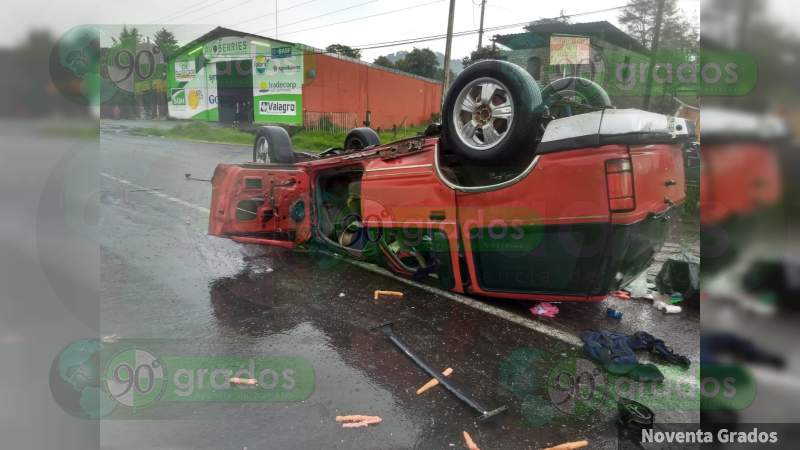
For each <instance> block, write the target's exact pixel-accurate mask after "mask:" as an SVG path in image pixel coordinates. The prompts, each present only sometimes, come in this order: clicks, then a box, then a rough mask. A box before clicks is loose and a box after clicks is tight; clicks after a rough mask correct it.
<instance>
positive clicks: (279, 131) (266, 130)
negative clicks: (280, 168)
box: [253, 126, 295, 164]
mask: <svg viewBox="0 0 800 450" xmlns="http://www.w3.org/2000/svg"><path fill="white" fill-rule="evenodd" d="M253 162H256V163H263V164H294V162H295V158H294V150H292V139H291V138H290V137H289V133H287V132H286V130H284V129H283V128H281V127H274V126H266V127H261V128H259V129H258V131H257V132H256V141H255V143H254V144H253Z"/></svg>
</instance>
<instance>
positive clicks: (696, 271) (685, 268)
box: [655, 254, 700, 302]
mask: <svg viewBox="0 0 800 450" xmlns="http://www.w3.org/2000/svg"><path fill="white" fill-rule="evenodd" d="M655 283H656V289H657V290H658V292H660V293H662V294H667V295H670V294H672V293H673V292H680V293H681V295H683V298H684V299H685V300H687V301H690V302H691V301H695V300H700V261H699V259H698V258H697V257H694V256H692V255H689V254H684V255H681V256H680V257H679V258H672V259H669V260H667V262H665V263H664V265H663V266H662V267H661V270H660V271H659V272H658V275H656V279H655Z"/></svg>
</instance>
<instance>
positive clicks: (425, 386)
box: [417, 367, 453, 395]
mask: <svg viewBox="0 0 800 450" xmlns="http://www.w3.org/2000/svg"><path fill="white" fill-rule="evenodd" d="M452 373H453V368H452V367H448V368H447V369H444V372H442V375H444V376H446V377H449V376H450V374H452ZM438 384H439V380H437V379H436V378H431V380H430V381H428V382H427V383H425V384H423V385H422V387H421V388H419V389H417V395H420V394H422V393H423V392H425V391H427V390H428V389H431V388H433V387H436V386H437V385H438Z"/></svg>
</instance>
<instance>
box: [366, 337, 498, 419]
mask: <svg viewBox="0 0 800 450" xmlns="http://www.w3.org/2000/svg"><path fill="white" fill-rule="evenodd" d="M373 330H380V331H381V332H382V333H383V335H384V336H386V338H387V339H389V341H391V342H392V344H394V345H395V346H396V347H397V348H399V349H400V350H401V351H402V352H403V353H405V354H406V356H408V357H409V358H411V360H412V361H414V363H415V364H416V365H417V366H419V367H420V368H421V369H422V370H424V371H425V372H427V373H428V375H430V376H432V377H433V378H436V379H437V380H439V383H441V385H442V386H443V387H444V388H445V389H447V390H448V391H450V393H452V394H453V395H455V396H456V397H458V399H459V400H461V401H462V402H464V403H466V404H467V405H468V406H469V407H470V408H472V409H474V410H475V411H478V412H479V413H480V414H481V415H480V416H479V417H478V418H479V419H480V420H487V419H490V418H492V417H494V416H496V415H498V414H500V413H502V412H503V411H505V410H506V409H508V407H507V406H506V405H503V406H500V407H499V408H495V409H489V408H488V407H486V406H484V405H483V404H482V403H480V402H479V401H478V400H476V399H475V398H473V397H472V396H471V395H469V394H467V393H466V392H464V391H462V390H461V389H459V388H458V387H456V386H455V385H453V383H451V382H450V380H448V379H447V378H445V377H444V376H442V374H440V373H439V372H438V371H437V370H436V369H434V368H433V367H431V365H430V364H428V363H427V362H426V361H425V360H424V359H422V357H421V356H419V355H418V354H417V352H415V351H414V350H413V349H411V347H409V346H408V344H406V343H405V342H403V340H402V339H400V337H399V336H397V335H396V334H395V333H394V330H393V329H392V324H391V323H384V324H382V325H378V326H377V327H374V328H373Z"/></svg>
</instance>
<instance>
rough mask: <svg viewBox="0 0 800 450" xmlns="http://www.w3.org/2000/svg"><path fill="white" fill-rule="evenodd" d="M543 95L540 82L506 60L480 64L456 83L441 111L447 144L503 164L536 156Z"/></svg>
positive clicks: (460, 152)
mask: <svg viewBox="0 0 800 450" xmlns="http://www.w3.org/2000/svg"><path fill="white" fill-rule="evenodd" d="M541 104H542V95H541V91H540V90H539V85H538V84H536V80H534V79H533V77H532V76H531V75H530V74H529V73H528V72H526V71H525V70H524V69H522V68H521V67H519V66H517V65H516V64H512V63H510V62H507V61H497V60H486V61H480V62H477V63H475V64H473V65H471V66H469V67H467V68H466V69H464V71H463V72H461V74H459V75H458V77H457V78H456V79H455V81H454V82H453V84H452V85H451V86H450V89H449V90H448V92H447V96H446V97H445V101H444V107H443V109H442V140H443V144H444V145H445V146H446V147H447V148H448V149H451V150H452V151H453V152H454V153H456V154H458V155H460V156H462V157H464V158H466V159H469V160H473V161H478V162H483V163H486V164H499V163H503V162H507V161H508V160H510V159H516V158H517V157H519V156H522V155H523V154H524V153H525V152H533V151H534V149H535V148H536V142H535V141H536V138H537V136H538V134H539V133H541V127H540V126H539V120H540V110H539V108H540V106H541Z"/></svg>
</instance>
